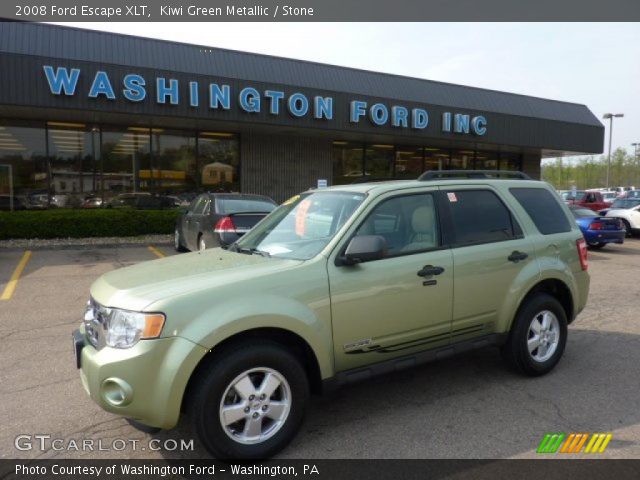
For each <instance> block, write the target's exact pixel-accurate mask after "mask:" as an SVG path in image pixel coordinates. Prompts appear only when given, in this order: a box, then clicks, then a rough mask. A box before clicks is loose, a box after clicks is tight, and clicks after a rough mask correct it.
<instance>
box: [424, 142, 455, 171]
mask: <svg viewBox="0 0 640 480" xmlns="http://www.w3.org/2000/svg"><path fill="white" fill-rule="evenodd" d="M424 163H425V165H424V169H425V171H428V170H446V169H447V168H449V152H448V151H447V150H444V149H442V148H432V147H425V148H424Z"/></svg>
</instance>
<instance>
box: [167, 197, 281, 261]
mask: <svg viewBox="0 0 640 480" xmlns="http://www.w3.org/2000/svg"><path fill="white" fill-rule="evenodd" d="M277 206H278V205H277V204H276V202H274V201H273V200H272V199H270V198H269V197H265V196H263V195H249V194H245V193H204V194H202V195H200V196H198V197H196V198H195V199H193V201H192V202H191V204H190V205H189V208H188V209H187V210H186V211H185V212H184V213H183V214H182V215H180V216H179V217H178V220H177V221H176V228H175V232H174V246H175V249H176V250H177V251H185V250H205V249H207V248H213V247H221V246H227V245H231V244H232V243H233V242H235V241H236V240H238V239H239V238H240V237H241V236H242V235H244V234H245V233H246V232H248V231H249V230H250V229H251V228H252V227H253V226H254V225H255V224H256V223H258V222H259V221H260V220H262V219H263V218H264V217H266V216H267V214H268V213H270V212H271V211H273V210H274V209H275V208H276V207H277Z"/></svg>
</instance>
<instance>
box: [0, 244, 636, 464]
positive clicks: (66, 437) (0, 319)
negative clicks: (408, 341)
mask: <svg viewBox="0 0 640 480" xmlns="http://www.w3.org/2000/svg"><path fill="white" fill-rule="evenodd" d="M172 254H174V252H173V251H172V249H171V248H170V247H169V246H166V245H164V246H163V245H155V246H151V248H149V247H148V246H137V247H111V248H108V247H91V248H85V249H77V248H76V249H56V250H46V249H45V250H33V252H32V253H31V256H30V258H28V259H27V261H26V263H25V260H24V256H25V251H24V250H9V249H4V250H0V294H1V293H2V292H6V291H7V285H9V283H10V279H11V277H12V273H13V272H14V271H15V269H16V267H17V266H18V265H19V264H20V262H21V260H22V262H23V263H25V265H24V271H23V272H22V274H21V276H20V278H19V279H18V280H17V282H14V283H13V284H12V285H13V287H11V288H10V290H12V293H11V295H10V298H8V299H6V300H0V365H1V367H0V375H1V381H0V405H1V407H0V412H1V415H0V455H1V456H2V457H4V458H27V457H28V458H54V457H57V458H62V457H71V458H82V457H85V458H87V457H91V458H117V457H126V458H178V457H188V458H201V457H206V456H207V454H206V452H205V451H204V450H203V449H202V448H201V447H200V446H199V445H198V443H197V440H196V441H195V443H194V450H193V451H189V450H187V451H178V450H173V448H174V443H173V442H172V441H173V440H177V441H178V442H179V440H180V439H183V440H186V441H187V443H188V441H189V440H190V439H192V438H193V437H194V435H193V434H192V432H191V431H190V430H189V428H187V427H186V426H180V427H179V428H176V429H174V430H172V431H168V432H161V433H159V434H157V435H155V436H154V437H155V438H157V439H159V442H157V443H155V444H154V445H155V447H156V448H158V447H161V446H165V447H166V448H165V449H164V450H161V451H156V450H150V449H149V448H148V447H147V446H146V445H148V441H149V439H150V438H152V437H151V436H150V435H147V434H144V433H142V432H139V431H137V430H134V429H133V428H132V427H131V426H129V425H128V424H127V423H126V422H125V420H123V419H121V418H118V417H115V416H113V415H111V414H108V413H106V412H103V411H102V410H100V409H99V408H98V407H97V406H96V405H95V404H94V403H93V402H92V401H90V399H89V398H88V397H87V396H86V394H85V392H84V390H83V388H82V386H81V383H80V379H79V376H78V372H77V370H76V368H75V364H74V358H73V355H72V351H71V350H72V349H71V338H70V334H71V331H72V330H73V329H74V328H76V326H77V325H78V324H79V323H80V320H81V317H82V314H83V310H84V305H85V303H86V301H87V297H88V292H89V286H90V285H91V283H92V282H93V281H94V280H95V279H96V278H97V277H98V276H99V275H100V274H102V273H104V272H106V271H109V270H111V269H114V268H118V267H122V266H125V265H130V264H134V263H137V262H142V261H147V260H153V259H154V258H156V257H157V256H160V255H172ZM638 272H640V240H639V239H632V240H628V241H627V242H626V243H625V244H624V245H615V246H608V247H606V248H605V249H604V250H602V251H599V252H590V273H591V279H592V280H591V295H590V299H589V303H588V306H587V308H586V310H585V311H584V312H583V313H582V314H581V315H580V316H579V317H578V319H577V320H576V322H574V324H573V325H572V326H571V327H570V330H569V340H568V345H567V349H566V352H565V356H564V358H563V359H562V361H561V362H560V364H559V365H558V367H557V368H556V369H555V370H554V371H553V372H552V373H551V374H550V375H548V376H546V377H542V378H536V379H530V378H523V377H520V376H517V375H515V374H513V373H511V372H510V371H508V370H507V369H506V368H505V367H504V366H503V364H502V361H501V359H500V355H499V353H498V351H497V350H495V349H487V350H483V351H477V352H474V353H471V354H468V355H465V356H461V357H457V358H454V359H449V360H446V361H442V362H437V363H432V364H429V365H426V366H422V367H419V368H416V369H413V370H409V371H405V372H402V373H400V374H395V375H393V376H388V377H381V378H378V379H376V380H373V381H370V382H367V383H361V384H357V385H353V386H351V387H348V388H345V389H343V390H341V391H339V392H338V393H337V394H335V395H334V396H332V397H331V398H317V399H314V400H313V402H312V405H311V408H310V411H309V415H308V418H307V421H306V423H305V424H304V426H303V428H302V430H301V432H300V434H299V435H298V436H297V438H296V439H295V440H294V442H293V443H292V444H291V445H290V446H289V447H288V448H287V449H286V450H285V451H284V452H283V453H282V454H281V457H283V458H306V459H311V458H452V457H453V458H514V457H516V458H517V457H522V458H526V457H534V456H536V453H535V449H536V447H537V446H538V444H539V443H540V440H541V439H542V437H543V436H544V434H545V433H548V432H611V433H613V440H611V442H610V444H609V446H608V448H607V450H606V451H605V452H604V453H603V454H600V455H598V457H606V458H640V408H638V407H639V406H640V399H639V397H638V394H639V393H640V281H639V274H638ZM14 280H15V278H14ZM21 434H25V435H37V434H44V435H50V436H51V439H54V438H59V439H63V441H62V442H58V445H57V446H58V447H60V448H61V449H58V450H54V449H52V448H50V447H51V444H50V443H47V446H48V447H49V448H45V449H44V451H41V450H40V448H33V449H31V450H19V449H16V448H15V438H16V437H17V436H18V435H21ZM83 439H90V440H91V439H92V440H94V442H95V443H94V446H95V449H94V451H85V452H82V451H80V452H79V451H76V450H75V449H73V447H71V448H69V447H68V445H69V444H70V443H69V442H70V441H71V440H73V441H75V442H82V440H83ZM117 439H126V440H127V444H126V446H125V447H124V448H125V449H124V450H123V451H119V450H120V447H121V446H122V443H116V442H115V440H117ZM98 440H100V441H101V442H102V444H101V445H102V447H101V448H104V447H106V448H108V450H102V451H96V450H97V445H98V443H97V442H98ZM131 440H137V441H138V442H139V443H138V444H137V446H136V450H135V451H134V450H133V447H132V443H131ZM45 441H46V442H48V441H47V440H45ZM32 443H33V446H34V447H39V445H38V441H33V442H32ZM71 445H73V443H71ZM25 447H26V444H25V443H22V448H25Z"/></svg>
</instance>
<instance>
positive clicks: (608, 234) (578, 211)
mask: <svg viewBox="0 0 640 480" xmlns="http://www.w3.org/2000/svg"><path fill="white" fill-rule="evenodd" d="M569 210H571V213H573V216H574V217H575V218H576V223H577V224H578V227H580V230H581V231H582V235H583V236H584V240H585V241H586V242H587V245H588V246H589V247H591V248H595V249H600V248H602V247H604V246H605V245H606V244H607V243H624V237H625V235H626V230H625V228H624V224H623V223H622V221H621V220H620V219H618V218H613V217H601V216H600V215H598V214H597V213H596V212H594V211H593V210H589V209H588V208H585V207H580V206H569Z"/></svg>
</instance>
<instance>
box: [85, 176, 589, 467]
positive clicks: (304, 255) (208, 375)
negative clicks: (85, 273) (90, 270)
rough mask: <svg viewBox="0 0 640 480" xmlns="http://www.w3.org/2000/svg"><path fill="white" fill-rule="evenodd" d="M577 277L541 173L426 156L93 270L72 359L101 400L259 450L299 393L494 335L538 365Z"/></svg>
mask: <svg viewBox="0 0 640 480" xmlns="http://www.w3.org/2000/svg"><path fill="white" fill-rule="evenodd" d="M460 177H461V178H460ZM497 177H501V178H497ZM588 290H589V276H588V274H587V253H586V246H585V243H584V240H583V239H582V235H581V233H580V230H578V228H577V226H576V225H575V223H574V222H573V221H572V219H571V214H570V212H569V211H568V209H567V207H566V206H564V205H563V204H561V202H560V201H559V199H558V197H557V195H556V194H555V192H553V190H552V189H551V188H550V187H549V186H548V185H547V184H546V183H543V182H539V181H533V180H530V179H528V177H526V176H525V175H524V174H520V173H518V172H511V173H508V172H507V173H505V172H500V173H497V172H478V171H475V172H465V173H464V174H460V172H458V173H455V172H427V173H426V174H424V175H423V176H422V177H420V179H418V180H415V181H414V180H407V181H389V182H381V183H369V184H358V185H346V186H338V187H330V188H326V189H322V190H314V191H308V192H305V193H303V194H301V195H298V196H295V197H293V198H291V199H290V200H288V201H286V202H285V203H284V204H282V205H281V206H280V207H278V208H277V209H276V210H275V211H274V212H272V213H271V214H270V215H269V216H267V217H266V218H265V219H264V220H262V221H261V222H260V223H259V224H258V225H257V226H256V227H255V228H254V229H253V230H251V231H250V232H249V233H247V234H246V235H245V236H244V237H243V238H242V239H240V240H239V241H238V242H236V243H235V244H233V245H231V246H230V247H229V248H228V249H226V250H223V249H212V250H206V251H203V252H197V253H189V254H185V255H179V256H174V257H169V258H163V259H160V260H155V261H151V262H145V263H142V264H139V265H135V266H131V267H127V268H122V269H119V270H115V271H112V272H109V273H107V274H105V275H103V276H102V277H100V278H99V279H98V280H97V281H96V282H95V283H94V284H93V286H92V287H91V296H90V301H89V305H88V307H87V310H86V313H85V319H84V323H83V324H82V325H81V327H80V329H79V330H76V331H75V332H74V342H75V347H76V361H77V365H78V367H79V368H80V372H81V378H82V383H83V385H84V388H85V390H86V391H87V392H88V394H89V395H90V396H91V398H92V399H93V400H94V401H95V402H97V403H98V404H99V405H100V406H101V407H102V408H104V409H105V410H107V411H109V412H113V413H116V414H118V415H122V416H124V417H127V418H128V419H131V420H132V421H135V422H137V423H138V424H142V425H146V426H149V427H158V428H164V429H169V428H172V427H174V426H175V425H176V424H177V422H178V419H179V416H180V414H181V412H186V414H187V418H189V419H190V421H191V422H192V423H193V427H194V429H195V431H196V432H197V434H198V436H199V438H200V439H201V441H202V443H203V445H204V446H205V447H206V448H207V449H208V450H209V451H210V452H211V453H212V454H213V455H215V456H217V457H222V458H258V457H267V456H271V455H273V454H275V453H277V452H278V451H279V450H281V449H282V448H284V447H285V446H286V445H287V444H288V442H289V441H290V440H291V439H292V438H293V436H294V435H295V433H296V431H297V430H298V428H299V427H300V424H301V422H302V419H303V416H304V412H305V407H306V405H307V402H308V398H309V395H310V393H311V392H314V393H320V392H322V391H323V390H326V389H328V388H333V387H335V386H338V385H341V384H344V383H347V382H350V381H354V380H359V379H363V378H367V377H370V376H372V375H375V374H379V373H385V372H392V371H394V370H397V369H399V368H403V367H405V366H409V365H416V364H419V363H421V362H426V361H429V360H432V359H436V358H441V357H443V356H445V355H446V354H449V353H457V352H461V351H465V350H468V349H472V348H477V347H480V346H491V345H494V346H499V347H500V349H501V351H502V354H503V356H504V358H505V359H506V361H507V362H508V363H509V364H510V365H511V366H512V367H513V368H515V369H516V370H518V371H520V372H522V373H523V374H526V375H532V376H535V375H542V374H545V373H547V372H549V371H550V370H551V369H552V368H553V367H554V366H555V365H556V363H557V362H558V361H559V360H560V357H561V356H562V354H563V351H564V348H565V344H566V341H567V325H568V324H570V323H571V322H572V321H573V320H574V319H575V317H576V315H577V314H578V313H579V312H580V311H581V310H582V309H583V307H584V306H585V303H586V301H587V294H588Z"/></svg>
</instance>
